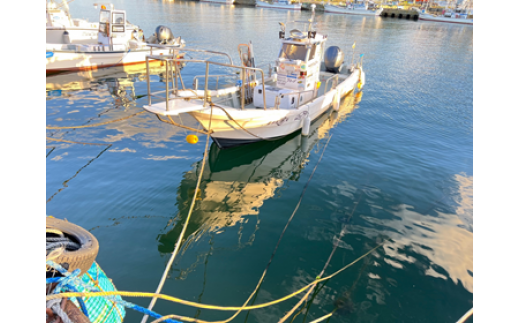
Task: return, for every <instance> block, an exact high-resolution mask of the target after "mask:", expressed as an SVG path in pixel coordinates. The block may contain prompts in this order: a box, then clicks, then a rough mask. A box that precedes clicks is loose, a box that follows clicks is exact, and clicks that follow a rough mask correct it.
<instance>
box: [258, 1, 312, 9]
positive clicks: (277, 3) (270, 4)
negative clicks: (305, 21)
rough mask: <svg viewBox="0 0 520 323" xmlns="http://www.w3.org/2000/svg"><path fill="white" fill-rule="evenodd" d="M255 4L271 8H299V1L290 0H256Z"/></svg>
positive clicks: (300, 5) (300, 6)
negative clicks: (268, 0) (269, 0)
mask: <svg viewBox="0 0 520 323" xmlns="http://www.w3.org/2000/svg"><path fill="white" fill-rule="evenodd" d="M256 6H257V7H260V8H273V9H289V10H301V8H302V4H301V2H292V1H290V0H273V1H271V2H267V1H262V0H256Z"/></svg>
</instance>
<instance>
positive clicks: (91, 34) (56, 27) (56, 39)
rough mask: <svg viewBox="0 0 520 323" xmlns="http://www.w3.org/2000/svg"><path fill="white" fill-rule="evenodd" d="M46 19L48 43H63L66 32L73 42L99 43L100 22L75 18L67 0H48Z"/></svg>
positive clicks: (69, 39) (70, 41)
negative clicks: (57, 0) (58, 1)
mask: <svg viewBox="0 0 520 323" xmlns="http://www.w3.org/2000/svg"><path fill="white" fill-rule="evenodd" d="M46 20H47V23H46V42H47V43H51V44H56V43H63V41H64V38H65V37H64V34H65V35H67V39H68V41H69V43H71V44H79V43H81V44H95V43H97V33H98V29H99V23H94V22H89V21H88V20H86V19H77V18H76V19H73V18H72V17H71V16H70V13H69V6H68V3H67V1H66V0H63V1H62V2H61V3H56V2H55V1H54V0H49V1H47V6H46Z"/></svg>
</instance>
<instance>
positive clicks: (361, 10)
mask: <svg viewBox="0 0 520 323" xmlns="http://www.w3.org/2000/svg"><path fill="white" fill-rule="evenodd" d="M323 8H324V10H325V12H330V13H341V14H345V15H360V16H379V15H381V12H383V8H382V7H381V8H376V7H370V6H369V1H362V2H355V3H352V2H345V6H336V5H332V4H330V2H328V3H327V4H324V5H323Z"/></svg>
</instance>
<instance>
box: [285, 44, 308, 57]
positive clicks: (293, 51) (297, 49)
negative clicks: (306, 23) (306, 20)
mask: <svg viewBox="0 0 520 323" xmlns="http://www.w3.org/2000/svg"><path fill="white" fill-rule="evenodd" d="M306 56H307V46H305V45H296V44H283V46H282V50H281V51H280V58H285V59H290V60H293V61H296V60H300V61H305V58H306Z"/></svg>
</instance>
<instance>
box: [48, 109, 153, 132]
mask: <svg viewBox="0 0 520 323" xmlns="http://www.w3.org/2000/svg"><path fill="white" fill-rule="evenodd" d="M145 112H147V111H146V110H145V111H140V112H137V113H134V114H131V115H129V116H126V117H123V118H120V119H116V120H110V121H106V122H101V123H95V124H89V125H83V126H68V127H51V126H46V127H45V128H46V129H80V128H92V127H99V126H104V125H107V124H110V123H114V122H119V121H123V120H126V119H130V118H132V117H135V116H136V115H139V114H142V113H145Z"/></svg>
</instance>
